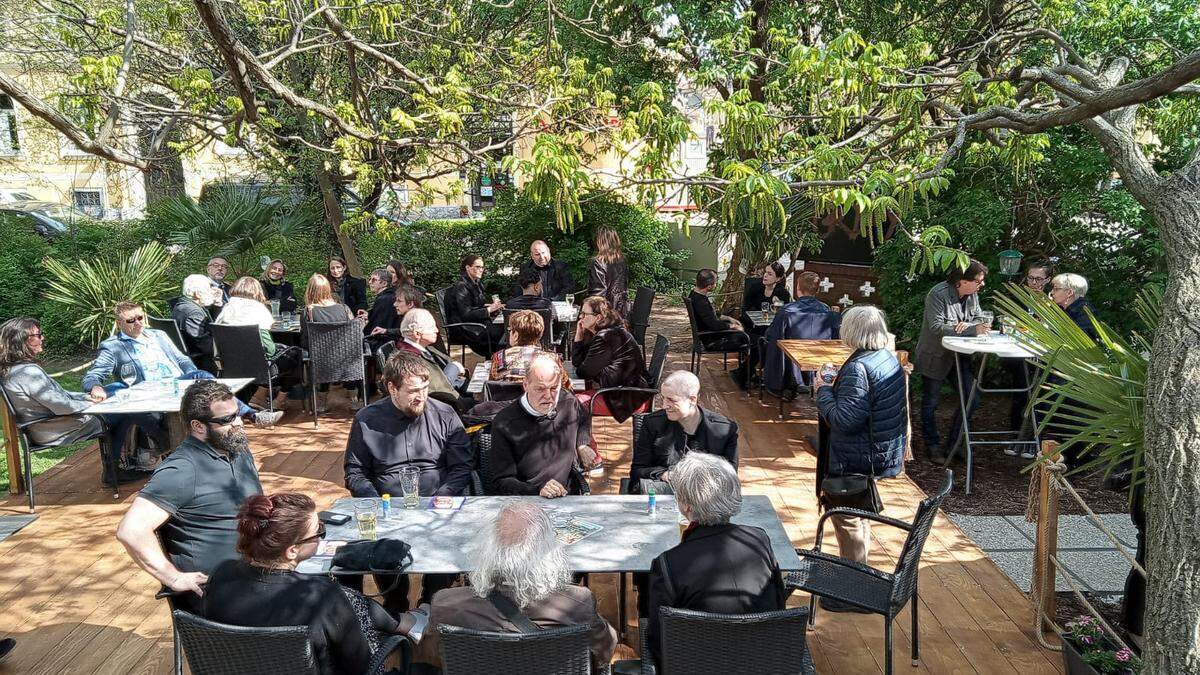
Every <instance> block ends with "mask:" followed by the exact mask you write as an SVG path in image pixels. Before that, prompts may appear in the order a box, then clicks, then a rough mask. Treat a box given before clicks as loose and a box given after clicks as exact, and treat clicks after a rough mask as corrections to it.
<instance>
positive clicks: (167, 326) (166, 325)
mask: <svg viewBox="0 0 1200 675" xmlns="http://www.w3.org/2000/svg"><path fill="white" fill-rule="evenodd" d="M146 321H148V322H150V327H151V328H153V329H155V330H161V331H162V332H164V333H166V334H167V337H169V338H171V342H174V343H175V347H176V348H178V349H179V351H180V353H182V354H187V353H188V348H187V345H185V344H184V343H183V334H182V333H180V332H179V324H177V323H175V319H164V318H163V317H161V316H150V315H149V314H147V315H146Z"/></svg>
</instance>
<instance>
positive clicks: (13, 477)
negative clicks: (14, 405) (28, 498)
mask: <svg viewBox="0 0 1200 675" xmlns="http://www.w3.org/2000/svg"><path fill="white" fill-rule="evenodd" d="M0 422H3V425H4V449H5V451H6V452H5V454H6V455H7V456H8V492H9V493H10V494H14V495H15V494H17V493H18V492H24V491H25V474H24V473H23V466H24V465H23V464H22V463H21V436H20V434H18V433H17V421H16V420H15V419H13V418H12V416H11V415H9V414H8V406H6V405H4V406H0Z"/></svg>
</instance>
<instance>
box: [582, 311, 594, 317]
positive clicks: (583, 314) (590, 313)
mask: <svg viewBox="0 0 1200 675" xmlns="http://www.w3.org/2000/svg"><path fill="white" fill-rule="evenodd" d="M579 316H596V313H595V312H584V311H580V312H579Z"/></svg>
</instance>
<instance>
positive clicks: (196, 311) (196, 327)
mask: <svg viewBox="0 0 1200 675" xmlns="http://www.w3.org/2000/svg"><path fill="white" fill-rule="evenodd" d="M214 295H216V290H215V289H213V287H212V285H211V284H210V283H209V281H208V277H206V276H204V275H203V274H190V275H188V276H187V278H185V279H184V280H183V295H181V296H180V297H179V300H178V301H177V302H176V303H175V304H173V305H171V318H172V319H174V320H175V325H176V326H178V327H179V335H180V337H182V338H183V344H184V346H185V347H187V351H188V356H189V357H191V359H192V361H193V363H195V364H196V366H197V367H199V368H200V369H202V370H207V371H209V372H213V371H215V370H216V362H215V360H214V356H215V354H216V350H215V348H214V347H213V336H212V330H211V329H210V328H209V325H210V324H211V323H212V317H211V316H209V313H208V308H209V307H211V306H212V304H213V296H214Z"/></svg>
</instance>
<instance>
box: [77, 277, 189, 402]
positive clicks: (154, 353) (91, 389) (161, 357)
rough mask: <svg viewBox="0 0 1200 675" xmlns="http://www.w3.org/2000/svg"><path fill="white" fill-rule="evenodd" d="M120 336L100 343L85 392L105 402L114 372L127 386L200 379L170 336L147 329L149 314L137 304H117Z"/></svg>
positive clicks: (126, 302) (84, 382) (88, 375)
mask: <svg viewBox="0 0 1200 675" xmlns="http://www.w3.org/2000/svg"><path fill="white" fill-rule="evenodd" d="M115 314H116V317H117V334H116V335H114V336H112V337H110V338H108V339H107V340H105V341H104V342H101V343H100V353H99V354H97V355H96V362H95V363H94V364H92V367H91V369H89V370H88V371H87V374H86V375H84V377H83V390H84V391H86V392H88V393H90V394H91V395H92V397H93V398H95V399H97V400H104V399H105V398H107V397H108V395H109V394H110V393H111V392H106V391H105V389H104V386H103V383H104V382H106V381H107V380H108V378H109V377H110V376H112V375H113V374H114V373H116V375H117V376H118V377H120V378H121V379H122V380H126V382H125V383H126V384H128V385H131V386H132V385H133V384H134V383H137V382H142V381H146V380H149V381H158V380H176V379H179V378H186V379H197V378H196V375H195V373H197V372H198V371H199V369H198V368H196V364H194V363H192V360H191V359H190V358H188V356H187V355H186V354H184V353H183V352H181V351H179V348H178V347H176V346H175V343H173V342H171V338H170V337H168V336H167V334H166V333H164V332H162V331H160V330H155V329H153V328H147V327H146V311H145V310H144V309H142V306H141V305H139V304H138V303H136V302H130V301H128V300H126V301H122V302H119V303H117V308H116V310H115Z"/></svg>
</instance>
